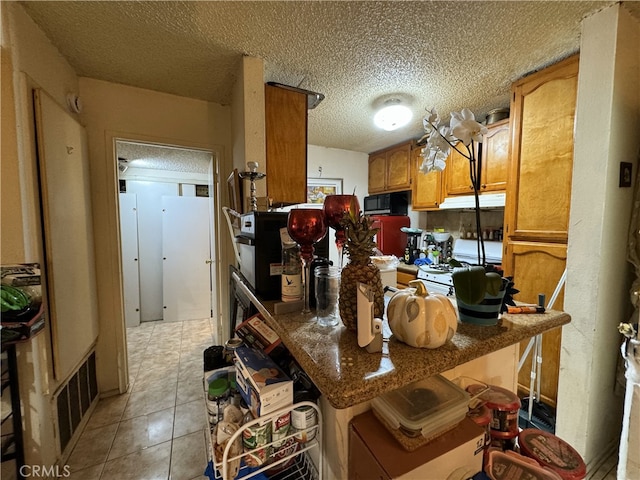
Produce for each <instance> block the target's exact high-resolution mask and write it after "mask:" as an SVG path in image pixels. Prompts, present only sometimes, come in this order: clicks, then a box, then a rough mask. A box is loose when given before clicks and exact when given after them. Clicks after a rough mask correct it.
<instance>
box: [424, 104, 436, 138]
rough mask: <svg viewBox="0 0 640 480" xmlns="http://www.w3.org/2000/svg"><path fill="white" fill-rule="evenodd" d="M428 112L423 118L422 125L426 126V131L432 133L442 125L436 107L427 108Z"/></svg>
mask: <svg viewBox="0 0 640 480" xmlns="http://www.w3.org/2000/svg"><path fill="white" fill-rule="evenodd" d="M427 112H428V115H427V116H426V117H424V118H423V119H422V126H423V127H424V131H425V132H427V133H431V132H433V131H434V129H437V128H438V126H439V125H440V116H439V115H438V112H436V109H435V108H432V109H431V110H427Z"/></svg>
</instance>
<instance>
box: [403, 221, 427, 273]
mask: <svg viewBox="0 0 640 480" xmlns="http://www.w3.org/2000/svg"><path fill="white" fill-rule="evenodd" d="M402 232H403V233H404V234H405V235H406V236H407V246H406V247H405V249H404V256H403V258H404V263H406V264H407V265H413V262H415V260H416V259H418V258H420V253H421V252H422V248H421V247H422V245H421V243H422V234H423V231H422V230H420V229H417V228H403V229H402Z"/></svg>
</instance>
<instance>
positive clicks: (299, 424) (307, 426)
mask: <svg viewBox="0 0 640 480" xmlns="http://www.w3.org/2000/svg"><path fill="white" fill-rule="evenodd" d="M317 424H318V415H317V414H316V410H315V408H313V407H312V406H310V405H303V406H301V407H298V408H295V409H294V410H293V411H292V412H291V425H292V426H293V429H294V431H296V432H298V433H297V435H296V436H295V439H296V440H297V441H298V442H300V443H306V442H308V441H309V440H313V439H314V438H315V436H316V430H317V428H313V427H315V426H316V425H317Z"/></svg>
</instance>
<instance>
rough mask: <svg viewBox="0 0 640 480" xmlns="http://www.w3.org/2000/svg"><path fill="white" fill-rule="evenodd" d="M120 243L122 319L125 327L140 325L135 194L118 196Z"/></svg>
mask: <svg viewBox="0 0 640 480" xmlns="http://www.w3.org/2000/svg"><path fill="white" fill-rule="evenodd" d="M120 243H121V245H122V283H123V290H124V292H123V293H124V319H125V323H126V325H127V327H137V326H138V325H140V269H139V265H140V262H139V261H138V209H137V195H136V194H135V193H121V194H120Z"/></svg>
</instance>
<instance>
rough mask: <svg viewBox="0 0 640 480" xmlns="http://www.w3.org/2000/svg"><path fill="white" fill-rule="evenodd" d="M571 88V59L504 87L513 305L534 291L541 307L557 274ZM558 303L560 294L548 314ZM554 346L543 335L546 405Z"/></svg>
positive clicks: (562, 258) (569, 157)
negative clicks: (506, 95) (541, 295)
mask: <svg viewBox="0 0 640 480" xmlns="http://www.w3.org/2000/svg"><path fill="white" fill-rule="evenodd" d="M577 84H578V56H577V55H575V56H573V57H570V58H568V59H566V60H563V61H562V62H559V63H557V64H555V65H552V66H551V67H548V68H546V69H544V70H542V71H540V72H536V73H534V74H532V75H530V76H528V77H525V78H523V79H521V80H519V81H517V82H515V83H514V84H513V87H512V95H513V96H512V99H511V112H510V113H511V117H510V131H511V142H510V160H511V162H510V164H509V174H508V181H509V189H508V191H507V200H506V207H505V254H504V258H503V267H504V270H505V274H506V275H513V276H514V282H515V287H516V288H517V289H518V290H520V293H519V294H518V295H517V296H516V299H517V300H520V301H523V302H531V303H537V299H538V294H539V293H544V294H545V295H546V299H547V301H548V300H549V299H550V298H551V296H552V294H553V292H554V290H555V289H556V285H557V284H558V281H559V280H560V277H561V276H562V273H563V272H564V269H565V264H566V251H567V238H568V227H569V207H570V199H571V175H572V168H573V131H574V128H573V126H574V117H575V106H576V95H577ZM562 305H563V295H560V296H559V297H558V299H557V300H556V302H555V304H554V306H553V308H554V310H562ZM560 345H561V331H560V329H558V330H557V331H552V332H548V333H545V334H544V336H543V342H542V358H543V362H542V379H541V396H542V399H543V400H545V401H546V402H547V403H549V404H551V405H552V406H555V404H556V398H557V392H558V387H557V385H558V372H559V360H560ZM524 347H526V343H525V344H522V345H521V351H523V350H524ZM530 365H531V362H530V359H528V361H527V363H525V365H524V367H523V368H522V370H521V371H520V374H519V379H518V382H519V385H520V387H521V389H522V390H523V391H528V389H529V382H530V368H531V367H530Z"/></svg>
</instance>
